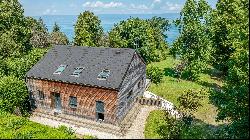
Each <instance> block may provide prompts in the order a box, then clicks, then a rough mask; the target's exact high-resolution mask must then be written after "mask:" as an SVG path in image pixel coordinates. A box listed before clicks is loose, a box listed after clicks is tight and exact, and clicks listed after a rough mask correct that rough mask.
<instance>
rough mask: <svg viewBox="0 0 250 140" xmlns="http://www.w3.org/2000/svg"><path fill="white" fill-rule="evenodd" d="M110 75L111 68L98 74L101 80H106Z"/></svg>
mask: <svg viewBox="0 0 250 140" xmlns="http://www.w3.org/2000/svg"><path fill="white" fill-rule="evenodd" d="M109 75H110V70H108V69H104V70H102V72H101V73H100V74H99V75H98V79H100V80H106V79H107V78H108V77H109Z"/></svg>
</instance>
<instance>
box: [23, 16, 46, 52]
mask: <svg viewBox="0 0 250 140" xmlns="http://www.w3.org/2000/svg"><path fill="white" fill-rule="evenodd" d="M28 22H29V23H30V25H31V38H30V44H31V45H32V46H33V47H36V48H48V47H49V46H50V42H49V41H50V40H49V32H48V29H47V28H46V26H45V24H44V23H43V20H42V18H39V20H38V21H37V20H35V19H32V18H31V17H29V18H28Z"/></svg>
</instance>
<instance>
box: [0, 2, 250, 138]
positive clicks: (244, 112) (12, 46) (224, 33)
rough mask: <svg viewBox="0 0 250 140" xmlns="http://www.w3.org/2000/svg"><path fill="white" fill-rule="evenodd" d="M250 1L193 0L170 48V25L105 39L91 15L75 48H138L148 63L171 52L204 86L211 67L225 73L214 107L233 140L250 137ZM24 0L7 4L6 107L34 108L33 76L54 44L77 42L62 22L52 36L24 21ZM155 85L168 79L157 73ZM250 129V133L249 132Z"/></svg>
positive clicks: (1, 88)
mask: <svg viewBox="0 0 250 140" xmlns="http://www.w3.org/2000/svg"><path fill="white" fill-rule="evenodd" d="M248 8H249V0H231V1H229V0H220V1H218V2H217V4H216V8H215V9H212V8H211V7H210V6H209V5H208V3H207V2H206V1H205V0H187V1H186V3H185V5H184V7H183V9H182V11H181V13H180V18H179V19H177V20H175V24H176V26H177V27H178V29H179V32H180V35H179V37H178V38H177V39H176V40H175V41H174V43H173V45H172V46H171V47H170V46H169V45H168V43H167V42H166V37H167V34H166V31H168V30H169V26H170V23H169V21H168V20H167V19H165V18H161V17H153V18H151V19H140V18H132V17H131V18H129V19H127V20H124V21H121V22H119V23H117V24H115V25H114V27H113V28H112V29H111V30H110V31H109V32H108V33H104V31H103V28H102V26H101V21H100V19H99V18H98V16H96V15H94V13H92V12H89V11H84V12H83V13H81V14H80V15H79V16H78V19H77V22H76V24H75V26H74V28H75V37H74V40H73V42H71V44H72V45H78V46H93V47H115V48H133V49H136V50H137V52H138V53H139V54H140V55H141V56H142V57H143V59H144V60H145V61H146V62H147V63H151V62H155V61H161V60H163V59H164V58H165V57H166V55H168V54H171V55H173V56H174V57H176V58H178V59H179V60H180V64H178V65H176V67H175V72H176V75H177V76H178V77H179V78H182V79H186V80H192V81H195V80H198V79H199V75H200V73H202V72H204V71H205V70H207V67H208V66H209V65H211V66H213V67H215V68H216V69H218V70H220V71H221V72H222V75H223V77H225V78H224V79H225V80H224V81H225V82H224V83H225V84H224V86H223V87H222V89H221V90H211V96H210V99H211V102H213V103H214V104H215V105H216V106H217V108H218V111H219V113H218V117H217V118H218V120H228V121H229V122H230V123H229V125H228V127H227V128H226V129H225V137H226V138H248V137H249V124H248V123H249V88H248V85H249V72H248V71H249V48H248V45H249V27H248V26H249V11H248ZM23 12H24V11H23V9H22V7H21V5H20V4H19V2H18V0H8V1H7V0H2V1H1V2H0V34H1V35H0V76H1V78H0V109H1V110H5V111H9V112H12V113H13V112H15V111H18V110H21V112H22V113H24V112H25V110H27V107H28V105H26V104H27V98H28V91H27V88H26V86H25V82H24V77H25V73H26V72H27V71H28V70H29V69H30V68H31V67H32V66H33V65H34V64H35V63H36V62H37V61H38V60H39V59H40V58H41V57H42V56H43V55H44V54H45V53H46V52H47V49H48V48H50V47H51V46H52V44H62V45H67V44H70V42H69V41H68V39H67V37H66V35H65V34H64V33H62V32H61V31H60V27H59V26H58V25H57V24H56V23H55V25H54V28H53V31H52V32H51V33H49V32H48V30H47V28H46V26H45V25H44V23H43V21H42V19H39V20H36V19H33V18H31V17H25V16H24V15H23ZM147 73H148V75H149V77H151V78H153V80H152V81H153V82H155V83H159V82H160V81H161V77H162V76H161V75H162V73H161V72H160V71H159V69H157V68H154V67H153V68H149V70H148V72H147ZM246 128H247V129H246Z"/></svg>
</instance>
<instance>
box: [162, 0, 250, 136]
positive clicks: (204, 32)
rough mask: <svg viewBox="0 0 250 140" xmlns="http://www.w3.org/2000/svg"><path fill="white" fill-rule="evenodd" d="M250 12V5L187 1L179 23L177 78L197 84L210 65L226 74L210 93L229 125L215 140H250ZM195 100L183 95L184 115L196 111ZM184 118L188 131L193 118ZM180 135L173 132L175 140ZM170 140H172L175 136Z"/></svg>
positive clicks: (245, 2) (234, 1) (238, 0)
mask: <svg viewBox="0 0 250 140" xmlns="http://www.w3.org/2000/svg"><path fill="white" fill-rule="evenodd" d="M248 9H249V0H231V1H229V0H219V1H218V2H217V4H216V8H215V9H212V8H211V7H210V6H209V5H208V3H207V2H206V1H205V0H187V1H186V3H185V5H184V7H183V9H182V10H181V13H180V18H179V19H177V20H176V21H175V24H176V26H177V27H178V28H179V32H180V35H179V37H178V38H177V39H176V40H175V41H174V43H173V46H172V48H171V49H170V53H171V54H172V55H173V56H174V57H178V58H179V60H180V64H178V65H177V66H176V67H175V71H176V74H177V76H178V77H179V78H183V79H187V80H192V81H196V80H198V79H199V75H200V73H202V72H205V71H206V70H207V68H208V66H209V65H210V66H213V67H214V68H216V69H218V70H220V71H221V72H222V74H221V77H223V79H224V84H223V86H222V88H221V89H218V88H216V89H211V90H210V96H209V98H210V101H211V103H213V104H214V105H215V106H216V107H217V110H218V114H217V120H226V121H227V122H228V124H227V125H226V126H225V127H223V129H221V130H219V131H220V132H219V134H218V135H217V136H216V138H233V139H234V138H249V10H248ZM193 98H198V95H197V94H194V93H192V92H187V93H184V95H183V96H181V97H180V99H182V102H181V103H180V105H182V106H184V107H182V109H183V108H184V109H185V110H196V108H197V107H196V106H193V105H194V104H197V103H195V102H194V101H195V100H190V99H193ZM183 99H184V100H183ZM198 100H199V99H198ZM184 112H185V111H184ZM189 112H190V111H189ZM191 112H192V111H191ZM184 116H185V117H183V120H182V121H183V122H184V124H187V125H184V129H187V128H189V126H190V125H189V123H190V122H189V121H190V119H191V120H192V117H193V116H192V115H190V114H185V113H184ZM187 120H189V121H187ZM178 125H179V123H177V124H176V125H173V126H171V127H170V126H168V127H166V128H167V129H168V131H166V132H172V131H171V129H173V128H175V129H174V130H176V129H179V130H180V129H181V128H180V126H178ZM163 134H164V135H165V134H166V133H163ZM178 135H179V134H177V133H176V132H174V133H173V135H172V136H173V137H175V138H176V136H177V137H178ZM168 136H170V137H168V138H171V134H168Z"/></svg>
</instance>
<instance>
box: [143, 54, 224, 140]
mask: <svg viewBox="0 0 250 140" xmlns="http://www.w3.org/2000/svg"><path fill="white" fill-rule="evenodd" d="M177 63H178V61H177V60H175V59H174V58H172V57H171V56H168V57H167V58H166V60H163V61H161V62H153V63H151V64H149V65H148V66H150V65H153V66H157V67H159V68H160V69H162V70H163V71H164V77H163V80H162V82H161V83H160V84H158V85H156V84H153V83H151V85H150V87H149V89H148V90H149V91H151V92H152V93H155V94H157V95H159V96H161V97H163V98H164V99H166V100H168V101H170V102H172V103H174V104H175V105H178V102H177V98H178V97H179V96H180V94H181V93H183V92H184V91H185V90H188V89H194V90H200V89H202V88H204V89H206V90H208V89H209V88H219V87H221V86H222V80H221V79H222V78H218V77H219V75H220V73H219V72H218V71H217V70H215V69H213V68H212V67H209V69H208V70H207V71H206V72H204V73H202V74H201V75H200V78H199V80H198V81H187V80H183V79H180V80H178V79H177V78H175V77H174V76H173V67H174V66H175V65H176V64H177ZM208 96H209V95H208V94H207V95H206V97H205V99H204V100H203V101H202V107H200V108H199V109H198V111H197V112H196V113H195V114H194V115H195V117H196V118H197V119H198V120H200V121H201V122H203V123H205V124H208V125H218V124H221V123H222V122H216V121H215V117H216V114H217V113H216V107H215V106H213V105H212V104H211V103H209V99H208ZM161 120H162V113H161V111H153V112H152V113H150V116H149V117H148V119H147V124H146V128H145V136H146V138H159V136H158V134H157V133H156V132H154V131H155V129H156V128H157V124H156V122H158V123H159V122H161Z"/></svg>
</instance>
